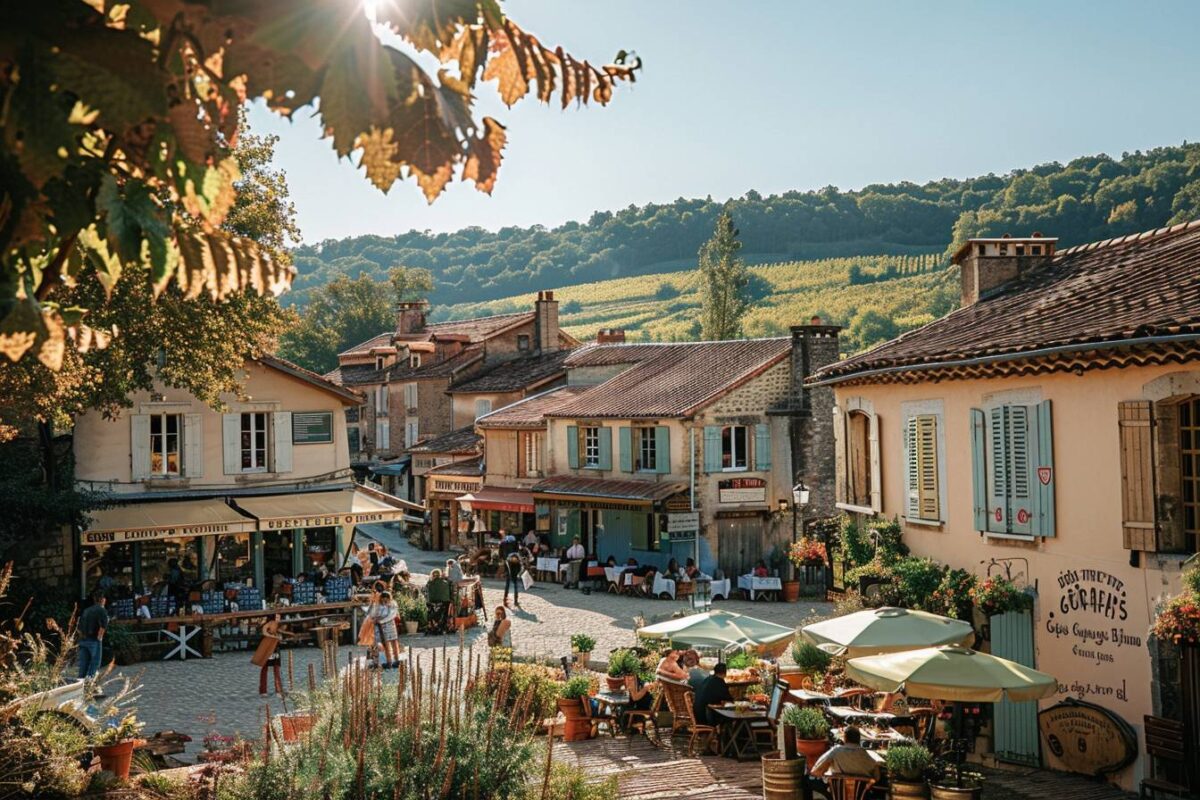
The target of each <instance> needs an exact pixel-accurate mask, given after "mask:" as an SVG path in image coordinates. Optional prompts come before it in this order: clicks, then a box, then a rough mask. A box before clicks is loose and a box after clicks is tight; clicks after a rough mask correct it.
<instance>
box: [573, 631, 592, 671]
mask: <svg viewBox="0 0 1200 800" xmlns="http://www.w3.org/2000/svg"><path fill="white" fill-rule="evenodd" d="M595 647H596V640H595V639H593V638H592V637H591V636H588V635H587V634H586V633H575V634H572V635H571V653H572V654H574V656H575V666H576V667H578V668H579V669H587V668H588V662H589V661H590V660H591V657H592V650H593V649H595Z"/></svg>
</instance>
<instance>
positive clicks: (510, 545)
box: [500, 528, 517, 558]
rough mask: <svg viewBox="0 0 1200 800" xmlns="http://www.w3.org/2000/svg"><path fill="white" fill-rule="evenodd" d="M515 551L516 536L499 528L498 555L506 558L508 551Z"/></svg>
mask: <svg viewBox="0 0 1200 800" xmlns="http://www.w3.org/2000/svg"><path fill="white" fill-rule="evenodd" d="M515 552H517V537H515V536H513V535H512V534H511V533H505V532H504V528H501V529H500V557H501V558H508V556H509V554H510V553H515Z"/></svg>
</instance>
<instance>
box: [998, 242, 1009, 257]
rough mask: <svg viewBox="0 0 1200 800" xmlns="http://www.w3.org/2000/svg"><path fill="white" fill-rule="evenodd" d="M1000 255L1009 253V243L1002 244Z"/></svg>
mask: <svg viewBox="0 0 1200 800" xmlns="http://www.w3.org/2000/svg"><path fill="white" fill-rule="evenodd" d="M1000 255H1002V256H1006V255H1008V245H1006V244H1002V245H1000Z"/></svg>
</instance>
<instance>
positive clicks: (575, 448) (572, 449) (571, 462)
mask: <svg viewBox="0 0 1200 800" xmlns="http://www.w3.org/2000/svg"><path fill="white" fill-rule="evenodd" d="M567 466H568V467H570V468H571V469H579V426H577V425H568V426H567Z"/></svg>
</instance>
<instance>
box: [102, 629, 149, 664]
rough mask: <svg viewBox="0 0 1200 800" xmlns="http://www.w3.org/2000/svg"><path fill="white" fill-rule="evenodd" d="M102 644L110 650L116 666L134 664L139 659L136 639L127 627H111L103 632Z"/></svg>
mask: <svg viewBox="0 0 1200 800" xmlns="http://www.w3.org/2000/svg"><path fill="white" fill-rule="evenodd" d="M104 644H105V646H106V647H109V648H111V649H112V655H113V658H114V659H116V662H117V663H118V664H121V665H126V664H134V663H137V661H138V660H139V659H140V658H141V648H139V647H138V640H137V637H136V636H134V635H133V629H131V628H130V627H129V626H128V625H121V624H119V623H118V624H114V625H111V626H110V627H109V628H108V629H107V630H106V631H105V632H104Z"/></svg>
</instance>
